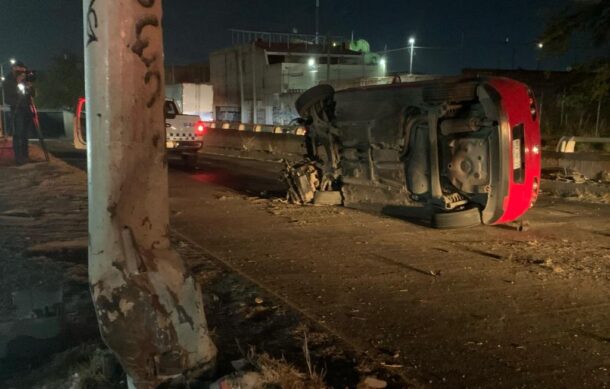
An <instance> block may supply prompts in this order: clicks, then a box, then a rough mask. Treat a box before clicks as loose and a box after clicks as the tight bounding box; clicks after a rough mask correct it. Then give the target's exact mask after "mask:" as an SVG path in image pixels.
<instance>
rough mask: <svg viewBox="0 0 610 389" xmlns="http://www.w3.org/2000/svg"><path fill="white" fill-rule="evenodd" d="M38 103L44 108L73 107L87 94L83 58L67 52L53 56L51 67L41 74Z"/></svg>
mask: <svg viewBox="0 0 610 389" xmlns="http://www.w3.org/2000/svg"><path fill="white" fill-rule="evenodd" d="M36 84H37V99H36V100H37V105H38V106H40V107H44V108H65V109H71V108H73V107H74V105H75V104H76V101H77V100H78V98H79V97H82V96H84V95H85V74H84V65H83V60H82V58H80V57H78V56H76V55H75V54H72V53H66V54H63V55H59V56H56V57H54V58H53V61H52V64H51V66H50V68H49V69H48V70H47V71H45V72H43V73H42V74H41V75H40V78H39V80H38V81H37V82H36Z"/></svg>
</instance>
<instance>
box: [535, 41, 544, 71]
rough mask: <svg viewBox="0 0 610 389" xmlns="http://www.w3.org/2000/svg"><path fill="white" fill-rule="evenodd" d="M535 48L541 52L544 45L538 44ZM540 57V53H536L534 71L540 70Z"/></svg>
mask: <svg viewBox="0 0 610 389" xmlns="http://www.w3.org/2000/svg"><path fill="white" fill-rule="evenodd" d="M536 47H537V48H538V50H542V49H543V48H544V43H542V42H538V44H537V45H536ZM540 56H541V54H540V53H538V55H536V70H540V61H541V58H540Z"/></svg>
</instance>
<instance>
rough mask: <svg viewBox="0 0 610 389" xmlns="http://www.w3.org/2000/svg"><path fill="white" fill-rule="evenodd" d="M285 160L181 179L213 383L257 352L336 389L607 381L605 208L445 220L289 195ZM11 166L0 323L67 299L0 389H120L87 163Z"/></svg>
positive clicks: (183, 237)
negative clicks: (215, 350)
mask: <svg viewBox="0 0 610 389" xmlns="http://www.w3.org/2000/svg"><path fill="white" fill-rule="evenodd" d="M39 157H40V156H39ZM0 165H2V164H0ZM77 165H78V163H77ZM276 169H277V167H276V166H270V165H269V164H257V163H254V162H251V161H227V160H219V159H213V158H210V159H207V160H204V161H203V162H202V164H201V166H200V169H199V170H198V171H196V172H187V171H180V170H172V171H171V174H170V194H171V200H170V207H171V211H172V226H173V228H174V246H175V247H176V248H177V249H178V250H179V252H180V253H181V255H182V256H183V258H184V259H185V260H186V262H187V264H188V266H189V267H190V268H191V269H192V271H193V272H194V274H195V275H196V277H197V279H198V280H199V281H200V282H201V283H202V285H203V290H204V298H205V301H206V311H207V314H208V320H209V323H210V327H211V328H212V329H213V333H214V339H215V341H216V343H217V344H218V345H219V346H220V348H221V350H222V354H221V356H220V360H219V362H220V363H219V372H218V374H219V376H220V375H222V374H225V373H229V372H231V371H233V367H232V365H231V362H232V361H235V360H239V359H241V358H243V357H244V356H247V355H248V352H249V350H250V349H251V348H254V349H255V350H256V352H257V353H259V354H260V353H267V354H269V355H270V356H271V357H273V358H275V359H282V358H284V359H285V360H286V361H288V362H289V363H291V364H294V365H296V366H297V368H298V370H300V371H301V372H305V374H304V376H307V375H308V373H307V372H308V370H309V368H310V367H311V368H312V369H314V370H315V371H316V372H318V373H324V375H325V380H326V382H327V384H328V385H329V386H331V387H337V388H343V387H356V386H357V385H358V383H359V382H360V383H362V381H364V380H366V379H368V382H369V383H370V385H369V386H368V387H373V386H374V385H375V384H378V383H379V382H377V381H375V380H374V378H377V379H380V380H382V382H384V383H386V385H387V387H396V388H400V387H434V388H437V387H439V388H440V387H447V388H453V387H492V386H493V387H501V388H504V387H506V388H509V387H510V388H513V387H528V388H530V387H540V388H547V387H570V388H581V387H591V388H604V387H608V386H610V298H609V297H610V283H609V281H610V206H608V205H604V204H597V203H587V202H582V201H573V200H565V199H562V198H558V197H550V196H543V197H542V198H541V199H540V201H539V203H538V204H537V205H536V207H535V208H533V209H532V210H531V212H530V213H529V214H528V217H527V221H528V222H529V224H530V228H529V229H528V230H527V231H525V232H518V231H516V230H515V229H512V228H508V227H477V228H473V229H466V230H451V231H437V230H431V229H429V228H426V227H422V226H419V225H416V224H412V223H409V222H408V221H403V220H399V219H394V218H388V217H382V216H379V215H373V214H367V213H363V212H359V211H354V210H350V209H345V208H341V207H314V206H308V207H300V206H293V205H289V204H286V203H285V202H284V201H283V199H282V198H281V197H276V196H279V195H280V194H281V190H282V189H281V184H279V183H278V182H277V179H276V177H277V171H276ZM0 177H1V178H0V180H1V185H0V231H1V233H0V277H1V279H0V302H2V305H0V310H1V312H0V322H1V321H4V320H7V319H9V318H10V316H11V314H12V310H11V308H12V307H11V304H10V300H11V298H10V295H11V293H12V292H13V291H15V290H20V289H27V288H29V287H32V286H33V285H41V284H45V283H46V284H49V285H56V286H60V287H62V288H63V290H64V303H65V305H66V308H65V311H66V315H65V325H64V333H63V336H62V338H61V339H59V342H56V343H54V344H50V345H47V346H48V347H46V348H45V350H43V351H44V352H41V351H39V350H36V352H29V353H25V355H21V356H20V357H19V358H18V357H15V358H12V359H11V360H9V361H6V360H4V361H1V363H0V371H1V372H0V382H2V381H3V382H4V383H3V384H2V385H0V387H3V388H4V387H7V388H13V387H14V388H35V387H43V385H44V387H46V388H64V387H72V385H73V384H74V385H77V384H78V385H80V387H97V388H112V387H124V377H123V376H122V374H121V372H120V370H119V369H117V366H116V362H115V361H114V360H113V358H112V356H111V355H109V353H108V352H107V351H106V350H104V347H103V346H102V345H101V343H100V340H99V338H98V336H97V328H96V322H95V317H94V313H93V310H92V309H91V306H90V300H89V296H88V289H87V282H86V236H87V226H86V192H85V190H86V187H85V185H86V177H85V174H84V173H83V172H81V171H79V170H77V169H75V168H72V167H70V166H68V165H66V164H64V163H63V162H61V161H57V160H54V161H53V162H52V163H50V164H46V163H35V164H31V165H26V166H23V167H10V166H9V164H8V163H7V164H5V165H4V166H0ZM305 338H307V350H308V351H309V353H310V354H311V364H310V366H308V364H307V363H306V361H305V356H304V354H305V353H304V351H303V344H304V342H305ZM62 350H64V351H62ZM9 362H10V363H9ZM7 363H8V364H7ZM78 385H77V386H75V387H79V386H78ZM372 385H373V386H372ZM361 387H363V386H362V384H361ZM364 387H367V386H364Z"/></svg>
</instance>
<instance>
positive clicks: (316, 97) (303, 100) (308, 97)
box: [294, 85, 335, 118]
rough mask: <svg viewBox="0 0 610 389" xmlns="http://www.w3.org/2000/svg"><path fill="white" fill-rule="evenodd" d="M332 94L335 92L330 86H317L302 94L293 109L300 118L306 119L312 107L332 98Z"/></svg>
mask: <svg viewBox="0 0 610 389" xmlns="http://www.w3.org/2000/svg"><path fill="white" fill-rule="evenodd" d="M334 94H335V90H334V89H333V87H332V86H330V85H317V86H314V87H313V88H311V89H308V90H306V91H305V92H303V94H302V95H301V96H299V98H298V99H297V101H296V102H295V103H294V107H295V108H296V110H297V112H298V113H299V115H301V117H302V118H306V117H308V116H309V115H308V112H309V109H310V108H311V107H312V106H313V105H315V104H316V103H317V102H319V101H322V100H324V99H326V98H327V97H332V96H333V95H334Z"/></svg>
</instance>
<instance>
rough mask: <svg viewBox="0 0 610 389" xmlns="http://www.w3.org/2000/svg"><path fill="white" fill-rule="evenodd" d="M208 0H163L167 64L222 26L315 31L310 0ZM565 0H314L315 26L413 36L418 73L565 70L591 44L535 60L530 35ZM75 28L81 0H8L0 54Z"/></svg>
mask: <svg viewBox="0 0 610 389" xmlns="http://www.w3.org/2000/svg"><path fill="white" fill-rule="evenodd" d="M208 3H210V5H207V6H206V7H203V6H199V7H198V6H197V5H198V4H201V2H199V1H197V0H183V1H180V2H174V3H169V2H165V3H164V35H165V61H166V64H168V65H170V64H175V65H180V64H188V63H201V62H205V61H206V60H207V58H208V55H209V53H210V52H211V51H214V50H217V49H220V48H223V47H226V46H229V45H230V44H231V33H230V32H229V28H241V29H252V30H261V31H278V32H291V31H292V30H294V29H296V30H298V31H299V32H301V33H309V34H313V33H314V31H315V22H314V20H315V17H314V15H315V1H313V0H311V1H307V2H303V1H296V0H289V1H281V0H268V1H265V2H264V3H263V2H252V1H247V0H234V1H231V2H223V3H221V2H208ZM380 3H381V4H380ZM567 3H568V0H561V1H553V0H535V1H530V0H516V1H507V0H503V1H484V0H472V1H466V0H461V1H452V0H434V1H424V0H418V1H414V2H412V5H411V6H409V4H407V3H405V2H399V1H387V2H385V4H383V3H382V2H379V1H359V2H351V1H348V0H335V1H332V2H331V1H329V0H322V1H321V8H320V34H321V35H326V34H332V35H341V36H344V37H345V38H346V39H349V38H350V37H351V34H352V31H353V33H354V38H355V39H366V40H367V41H369V43H370V44H371V49H372V51H376V52H382V51H383V50H384V47H386V46H387V48H388V49H396V48H399V47H405V46H407V39H408V37H410V36H414V37H415V39H416V44H415V46H416V49H415V56H414V72H417V73H428V74H456V73H459V71H460V70H461V69H462V68H499V69H510V68H523V69H536V68H539V69H545V70H566V69H567V68H568V67H569V66H571V65H572V64H574V63H577V62H580V61H582V60H584V59H587V58H589V57H591V56H592V54H594V53H595V50H593V49H591V48H588V47H586V46H584V45H581V47H580V48H576V49H572V50H570V51H569V52H568V53H566V54H565V55H562V56H558V57H555V56H552V57H544V58H540V54H541V52H540V50H539V49H538V48H537V43H538V37H539V36H540V34H541V33H542V31H543V29H544V25H545V22H546V20H547V19H548V18H549V17H550V16H551V15H553V14H554V13H556V12H557V11H558V10H560V9H561V8H562V7H563V6H565V4H567ZM214 4H217V6H216V7H214ZM465 4H468V8H466V6H465ZM244 10H247V12H244ZM277 10H279V12H274V11H277ZM58 20H59V21H61V23H58V22H57V21H58ZM24 26H27V28H24ZM82 30H83V29H82V3H81V2H80V1H75V0H54V1H53V2H44V3H40V2H37V1H36V2H34V1H16V0H10V1H9V2H8V4H7V5H6V6H5V7H4V9H3V12H2V14H0V62H7V61H8V59H9V58H11V57H15V58H18V59H19V60H22V61H24V62H25V63H26V64H27V65H28V66H30V67H31V68H35V69H41V70H43V69H45V68H47V67H48V66H49V64H50V63H51V60H52V58H53V57H55V56H59V55H62V54H63V53H66V52H71V53H75V54H76V55H78V56H82V54H83V43H82V41H83V40H82ZM16 31H19V32H18V33H16ZM506 38H508V39H509V42H508V43H506V41H505V40H506ZM387 61H388V71H389V72H396V71H399V70H406V69H407V68H408V51H407V50H403V51H397V52H393V53H391V54H388V55H387Z"/></svg>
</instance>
